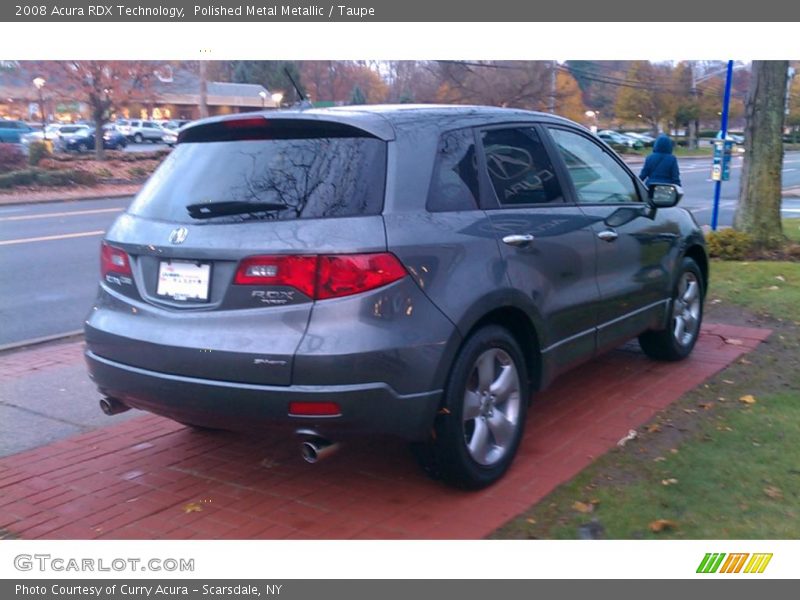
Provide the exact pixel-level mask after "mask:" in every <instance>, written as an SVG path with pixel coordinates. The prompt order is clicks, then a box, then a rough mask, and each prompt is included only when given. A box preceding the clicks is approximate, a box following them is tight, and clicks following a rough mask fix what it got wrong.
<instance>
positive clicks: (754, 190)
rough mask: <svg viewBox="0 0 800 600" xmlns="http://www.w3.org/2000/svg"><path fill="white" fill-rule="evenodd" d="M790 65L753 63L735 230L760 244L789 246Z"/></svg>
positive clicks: (772, 246) (781, 61)
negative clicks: (786, 138) (785, 226)
mask: <svg viewBox="0 0 800 600" xmlns="http://www.w3.org/2000/svg"><path fill="white" fill-rule="evenodd" d="M788 68H789V61H786V60H763V61H759V60H756V61H753V73H752V76H751V79H750V89H749V90H748V92H747V102H746V104H745V119H746V124H745V134H744V148H745V155H744V165H743V167H742V179H741V185H740V188H739V204H738V206H737V208H736V215H735V217H734V227H735V228H736V229H738V230H740V231H744V232H746V233H749V234H750V235H751V236H753V239H754V241H755V243H756V245H757V246H759V247H761V248H774V247H776V246H779V245H781V244H782V243H783V242H784V237H783V230H782V228H781V188H782V181H781V169H782V168H783V123H784V118H785V115H784V110H785V107H786V77H787V71H788Z"/></svg>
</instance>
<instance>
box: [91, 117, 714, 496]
mask: <svg viewBox="0 0 800 600" xmlns="http://www.w3.org/2000/svg"><path fill="white" fill-rule="evenodd" d="M680 197H681V193H680V190H679V189H678V188H676V187H674V186H672V185H653V186H650V187H649V188H647V187H645V186H644V184H643V183H642V182H641V181H639V179H638V177H636V175H635V174H634V173H633V172H632V171H631V170H630V168H629V167H628V166H627V165H626V164H625V163H624V162H623V161H622V160H621V159H620V158H619V156H617V155H616V154H615V153H614V151H613V150H611V149H610V148H609V147H608V146H607V145H606V144H604V143H603V142H601V141H600V140H598V139H597V138H596V137H595V136H594V135H593V134H592V133H591V132H589V131H588V130H587V129H585V128H584V127H582V126H580V125H577V124H576V123H573V122H571V121H568V120H566V119H563V118H560V117H556V116H554V115H550V114H543V113H535V112H529V111H523V110H512V109H500V108H490V107H465V106H462V107H454V106H413V105H399V106H363V107H361V106H360V107H357V108H355V107H343V108H331V109H311V110H304V111H288V110H287V111H280V112H271V113H255V114H253V113H248V114H238V115H229V116H225V117H215V118H211V119H205V120H202V121H198V122H195V123H192V124H190V125H188V126H187V127H185V128H184V129H182V130H181V131H180V134H179V136H178V144H177V146H176V148H175V150H173V151H172V153H171V154H170V155H169V156H168V157H167V158H166V159H165V160H164V162H163V163H162V164H161V166H160V167H159V168H158V170H157V172H156V173H155V174H154V175H153V177H151V178H150V180H149V181H148V182H147V183H146V184H145V186H144V188H143V189H142V191H141V192H140V193H139V194H138V196H137V197H136V198H135V200H134V201H133V203H132V204H131V205H130V206H129V208H128V209H127V211H126V212H125V213H124V214H123V215H121V216H120V217H119V218H118V219H117V221H116V222H115V223H114V224H113V225H112V226H111V227H110V229H109V230H108V231H107V233H106V235H105V239H104V240H103V241H102V244H101V247H100V261H101V279H100V284H99V292H98V296H97V298H96V301H95V303H94V306H93V307H92V309H91V310H90V311H89V315H88V316H87V320H86V325H85V334H86V335H85V339H86V347H87V350H86V359H87V362H88V366H89V370H90V373H91V376H92V379H93V380H94V382H95V384H96V385H97V387H98V389H99V390H100V392H101V393H102V394H103V396H104V398H103V400H102V401H101V407H102V408H103V410H104V412H106V413H107V414H115V413H118V412H122V411H124V410H127V408H129V407H136V408H140V409H144V410H148V411H151V412H154V413H157V414H160V415H164V416H167V417H170V418H173V419H175V420H177V421H180V422H182V423H188V424H191V425H194V426H199V427H212V428H228V429H243V430H247V429H250V430H253V429H255V430H264V429H268V428H270V427H274V426H277V425H282V426H284V427H290V428H293V429H295V430H296V431H297V434H298V435H299V436H301V439H302V440H303V442H302V444H301V448H302V452H303V456H304V458H305V459H306V460H308V461H309V462H314V461H316V460H317V459H318V458H320V457H321V456H324V455H325V454H326V452H325V450H326V449H329V448H330V447H331V446H330V444H331V443H332V442H331V440H333V439H335V438H336V437H337V436H340V435H345V434H365V433H366V434H384V435H395V436H400V437H402V438H405V439H408V440H412V441H415V442H418V444H419V445H418V448H420V453H419V454H420V456H421V457H423V460H424V461H425V463H426V465H427V466H428V467H429V470H430V471H431V472H436V473H438V474H440V475H441V476H442V477H444V478H446V479H447V480H448V481H450V482H452V483H454V484H457V485H460V486H465V487H470V488H478V487H483V486H486V485H489V484H491V483H493V482H494V481H496V480H497V479H499V478H500V477H501V476H502V475H503V473H504V472H505V471H506V469H507V468H508V467H509V465H510V464H511V461H512V460H513V458H514V455H515V454H516V452H517V448H518V446H519V443H520V440H521V439H522V435H523V430H524V428H525V422H526V413H527V409H528V405H529V402H530V401H531V398H532V393H533V392H535V391H538V390H541V389H544V388H545V387H547V385H548V384H549V383H550V382H552V381H553V380H554V378H555V377H556V376H557V375H559V374H561V373H564V372H566V371H567V370H569V369H570V368H572V367H574V366H575V365H577V364H579V363H581V362H584V361H587V360H590V359H592V358H593V357H595V356H597V355H598V354H600V353H602V352H605V351H607V350H610V349H612V348H615V347H617V346H619V345H620V344H622V343H624V342H625V341H627V340H629V339H631V338H636V337H638V339H639V344H640V345H641V347H642V349H643V351H644V352H645V353H646V354H647V355H648V356H650V357H652V358H654V359H659V360H680V359H683V358H685V357H687V356H688V355H689V354H690V353H691V351H692V348H693V347H694V345H695V342H696V340H697V338H698V335H699V332H700V326H701V321H702V315H703V298H704V296H705V290H706V289H707V283H708V259H707V256H706V251H705V242H704V238H703V233H702V231H701V230H700V227H699V226H698V225H697V222H696V221H695V220H694V218H693V216H692V215H691V213H690V212H688V211H686V210H684V209H682V208H678V207H676V204H677V202H678V201H679V200H680ZM598 418H601V415H598Z"/></svg>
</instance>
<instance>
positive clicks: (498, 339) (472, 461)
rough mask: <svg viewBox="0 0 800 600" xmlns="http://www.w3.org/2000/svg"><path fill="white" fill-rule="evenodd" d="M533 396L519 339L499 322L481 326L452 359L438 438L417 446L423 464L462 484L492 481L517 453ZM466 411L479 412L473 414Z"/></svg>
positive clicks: (481, 484) (437, 425)
mask: <svg viewBox="0 0 800 600" xmlns="http://www.w3.org/2000/svg"><path fill="white" fill-rule="evenodd" d="M489 363H490V364H491V366H490V367H489V366H488V365H489ZM484 365H487V366H486V370H485V371H484V373H491V375H490V376H489V377H488V379H487V378H485V377H483V374H482V373H481V372H480V371H481V369H480V368H479V366H484ZM512 366H513V369H509V368H508V367H512ZM481 380H484V381H483V382H482V381H481ZM486 381H491V382H492V383H491V385H487V384H486ZM484 388H485V389H484ZM493 389H494V392H493V391H492V390H493ZM484 392H485V393H484ZM468 398H469V399H470V400H471V401H472V406H471V407H469V408H468V403H469V402H470V400H468ZM529 398H530V384H529V381H528V369H527V363H526V361H525V358H524V356H523V354H522V351H521V350H520V347H519V344H518V343H517V341H516V340H515V339H514V337H513V336H512V335H511V333H509V332H508V330H507V329H505V328H503V327H500V326H497V325H489V326H486V327H483V328H481V329H479V330H478V331H476V332H475V333H473V334H472V335H471V336H470V337H469V338H468V339H467V340H466V342H464V344H463V346H462V347H461V349H460V350H459V353H458V356H457V357H456V360H455V362H454V363H453V367H452V369H451V372H450V377H449V379H448V383H447V386H446V388H445V395H444V401H443V406H442V409H441V410H440V413H439V415H438V416H437V418H436V423H435V427H434V432H435V436H434V439H433V440H432V441H431V442H429V444H428V445H427V447H422V448H420V447H419V446H418V447H417V455H418V456H419V457H421V458H423V460H424V463H423V466H424V467H425V468H426V470H428V472H429V473H431V474H432V475H435V476H438V477H441V478H442V479H444V480H445V481H447V482H448V483H451V484H453V485H456V486H458V487H462V488H467V489H480V488H483V487H486V486H488V485H491V484H493V483H494V482H496V481H497V480H498V479H500V478H501V477H502V476H503V475H504V474H505V472H506V471H507V470H508V467H509V466H510V465H511V462H512V461H513V460H514V456H515V455H516V453H517V449H518V447H519V443H520V440H521V439H522V434H523V431H524V429H525V417H526V415H527V408H528V400H529ZM476 402H477V404H476ZM478 406H479V408H478ZM467 411H469V412H470V413H472V414H474V415H475V416H474V417H471V418H470V416H469V414H467ZM481 440H484V441H483V443H481Z"/></svg>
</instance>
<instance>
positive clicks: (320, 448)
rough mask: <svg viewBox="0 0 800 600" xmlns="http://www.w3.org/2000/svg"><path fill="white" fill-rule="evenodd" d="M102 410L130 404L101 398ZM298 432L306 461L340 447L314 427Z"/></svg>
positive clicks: (314, 460) (113, 411) (114, 410)
mask: <svg viewBox="0 0 800 600" xmlns="http://www.w3.org/2000/svg"><path fill="white" fill-rule="evenodd" d="M100 410H102V411H103V413H104V414H106V415H108V416H109V417H110V416H113V415H118V414H120V413H124V412H125V411H127V410H130V406H127V405H126V404H123V403H122V402H120V401H119V400H117V399H116V398H110V397H106V398H102V399H101V400H100ZM296 433H297V435H299V436H300V437H302V438H304V439H303V441H302V442H300V455H301V456H302V457H303V460H304V461H306V462H307V463H309V464H311V465H313V464H314V463H317V462H319V461H320V460H322V459H325V458H328V457H329V456H331V455H332V454H335V453H336V451H337V450H338V449H339V444H338V443H337V442H332V441H331V440H329V439H327V438H325V437H323V436H321V435H320V434H319V433H317V432H316V431H314V430H313V429H299V430H298V431H297V432H296Z"/></svg>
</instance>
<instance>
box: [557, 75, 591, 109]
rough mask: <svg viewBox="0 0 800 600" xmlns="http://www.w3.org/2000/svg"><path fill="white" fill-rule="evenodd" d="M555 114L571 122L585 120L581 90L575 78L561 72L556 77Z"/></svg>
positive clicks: (584, 107)
mask: <svg viewBox="0 0 800 600" xmlns="http://www.w3.org/2000/svg"><path fill="white" fill-rule="evenodd" d="M556 114H559V115H561V116H562V117H566V118H567V119H572V120H573V121H583V120H584V119H585V118H586V106H585V105H584V103H583V94H582V93H581V88H580V86H579V85H578V82H577V81H576V80H575V78H574V77H573V76H572V75H571V74H570V73H568V72H566V71H563V70H560V71H559V72H558V74H557V75H556Z"/></svg>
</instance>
